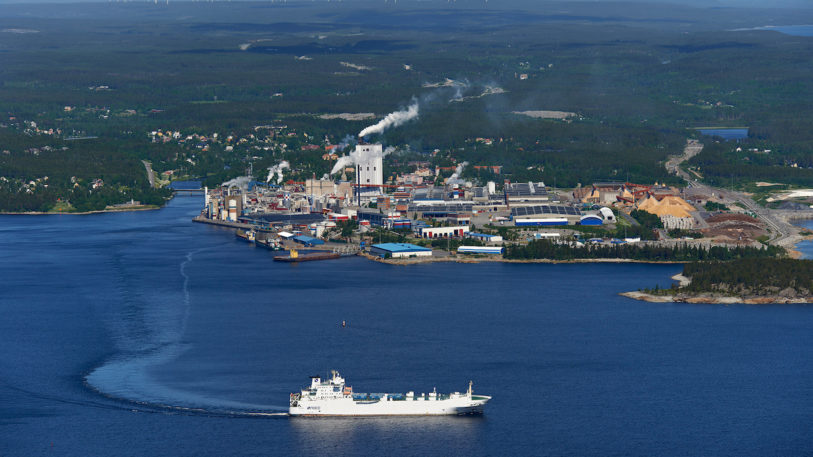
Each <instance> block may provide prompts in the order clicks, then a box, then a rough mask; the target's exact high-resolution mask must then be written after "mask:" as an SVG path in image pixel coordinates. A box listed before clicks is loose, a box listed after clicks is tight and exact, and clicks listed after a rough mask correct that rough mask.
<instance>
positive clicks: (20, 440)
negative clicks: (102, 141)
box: [0, 195, 813, 456]
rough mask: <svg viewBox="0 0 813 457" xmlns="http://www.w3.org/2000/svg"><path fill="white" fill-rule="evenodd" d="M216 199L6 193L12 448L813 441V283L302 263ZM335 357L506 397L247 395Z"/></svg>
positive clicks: (281, 391) (0, 416) (362, 368)
mask: <svg viewBox="0 0 813 457" xmlns="http://www.w3.org/2000/svg"><path fill="white" fill-rule="evenodd" d="M201 205H202V198H201V197H200V196H198V195H195V196H179V197H176V198H175V199H174V200H172V201H171V202H170V204H169V205H168V206H167V207H166V208H164V209H161V210H158V211H150V212H137V213H115V214H98V215H90V216H68V215H62V216H42V217H34V216H25V217H18V216H0V255H1V256H2V260H3V262H2V263H0V278H1V279H0V281H1V282H0V286H2V287H0V290H2V293H1V294H0V315H1V316H2V317H1V318H0V455H2V456H35V455H76V456H87V455H116V456H118V455H190V456H206V455H212V456H223V455H325V454H330V455H382V454H387V455H420V456H423V455H443V456H446V455H466V456H472V455H473V456H481V455H482V456H486V455H487V456H491V455H556V456H561V455H578V456H585V455H732V456H749V455H753V456H757V455H758V456H763V455H783V456H787V455H810V454H811V453H813V438H811V435H810V433H809V432H810V430H811V429H813V364H811V361H813V308H810V306H805V305H789V306H785V305H777V306H746V305H740V306H716V305H702V304H698V305H689V304H655V303H646V302H638V301H634V300H629V299H625V298H623V297H620V296H618V295H617V293H618V292H621V291H626V290H635V289H638V288H641V287H648V286H653V285H655V284H660V285H661V286H666V285H668V284H669V283H670V280H669V277H670V276H671V275H673V274H675V273H677V272H679V271H680V266H677V265H643V264H630V265H624V264H620V265H607V264H581V265H544V264H529V265H515V264H475V265H472V264H433V265H421V266H410V267H400V266H389V265H383V264H379V263H374V262H370V261H367V260H365V259H361V258H348V259H341V260H334V261H325V262H308V263H303V264H294V265H291V264H279V263H274V262H272V261H271V258H270V255H269V252H267V251H265V250H262V249H258V248H254V247H253V246H252V245H249V244H246V243H244V242H241V241H237V240H235V237H234V235H233V233H232V232H231V231H230V230H225V229H220V228H216V227H212V226H207V225H201V224H193V223H191V222H190V219H191V218H192V217H193V216H194V215H196V214H197V213H198V212H199V210H200V207H201ZM342 320H346V321H347V322H348V326H347V327H346V328H341V326H340V325H339V323H340V322H341V321H342ZM330 369H338V370H340V371H341V372H342V374H344V375H345V376H346V377H347V378H348V381H349V383H350V384H351V385H352V386H353V387H354V389H355V390H356V391H388V390H392V391H406V390H415V391H417V392H428V391H430V390H431V389H432V388H433V387H437V389H438V391H440V392H446V391H454V390H459V391H462V390H463V389H465V388H466V385H467V382H468V381H469V379H472V380H474V387H475V391H476V392H481V393H484V394H489V395H493V396H494V399H493V400H492V402H491V403H489V404H488V405H487V408H486V414H485V415H484V416H482V417H440V418H412V419H404V418H377V419H373V418H366V419H364V418H357V419H351V418H348V419H302V418H287V417H284V416H264V417H257V416H249V415H246V413H247V412H256V411H263V412H267V413H274V412H279V411H282V410H284V408H285V406H286V404H287V401H288V394H289V393H290V392H292V391H294V390H297V389H298V388H299V387H301V386H303V385H305V384H306V383H307V381H308V379H307V376H309V375H312V374H317V373H323V374H324V373H326V372H327V370H330Z"/></svg>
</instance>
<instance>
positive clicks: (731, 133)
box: [698, 128, 748, 140]
mask: <svg viewBox="0 0 813 457" xmlns="http://www.w3.org/2000/svg"><path fill="white" fill-rule="evenodd" d="M698 130H700V133H702V134H703V135H708V136H718V137H720V138H723V139H725V140H743V139H745V138H748V129H747V128H746V129H698Z"/></svg>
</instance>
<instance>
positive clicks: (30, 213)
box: [0, 205, 163, 216]
mask: <svg viewBox="0 0 813 457" xmlns="http://www.w3.org/2000/svg"><path fill="white" fill-rule="evenodd" d="M161 208H163V206H156V205H140V206H131V207H126V208H112V209H99V210H95V211H81V212H75V213H69V212H65V211H28V212H0V216H59V215H66V216H87V215H89V214H104V213H128V212H134V211H154V210H157V209H161Z"/></svg>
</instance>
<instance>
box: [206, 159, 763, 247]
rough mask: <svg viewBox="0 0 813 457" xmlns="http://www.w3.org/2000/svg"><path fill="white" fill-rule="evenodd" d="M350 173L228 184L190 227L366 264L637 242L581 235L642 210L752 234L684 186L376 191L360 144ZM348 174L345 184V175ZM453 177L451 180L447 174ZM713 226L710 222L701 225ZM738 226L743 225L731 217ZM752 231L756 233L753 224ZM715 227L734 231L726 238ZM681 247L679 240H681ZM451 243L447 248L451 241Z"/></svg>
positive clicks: (378, 174)
mask: <svg viewBox="0 0 813 457" xmlns="http://www.w3.org/2000/svg"><path fill="white" fill-rule="evenodd" d="M355 148H356V150H355V151H354V155H355V157H358V158H360V159H357V160H356V161H355V163H353V164H352V167H353V168H346V169H344V170H343V171H342V176H341V178H339V179H336V180H331V179H327V176H326V177H324V178H323V179H316V178H312V179H307V180H305V181H303V182H294V181H288V182H285V183H282V182H280V183H279V184H278V185H273V184H267V183H247V184H246V185H238V184H229V185H224V186H222V187H219V188H216V189H208V188H207V189H204V192H205V207H204V208H203V210H202V212H201V214H200V216H198V217H197V218H196V219H195V220H196V221H198V222H204V223H212V224H219V225H225V226H229V227H234V228H236V229H239V230H240V232H239V234H240V236H241V237H243V238H245V239H247V240H248V241H254V242H257V243H262V244H263V245H265V246H266V247H268V246H273V247H275V248H276V249H277V250H279V251H281V252H286V251H288V250H289V249H291V248H296V249H306V250H307V249H311V250H322V251H334V252H341V253H343V254H358V253H361V254H364V255H367V256H370V257H371V258H392V259H399V258H416V259H417V258H424V257H432V256H457V255H475V256H500V255H501V254H503V253H504V244H506V243H523V242H528V241H529V240H534V239H549V240H553V241H555V242H569V243H574V242H575V243H579V244H583V243H587V242H588V240H587V238H589V241H590V242H592V243H601V242H607V243H611V242H612V243H634V242H641V239H640V238H636V237H616V238H613V239H601V238H595V237H590V236H589V234H590V233H593V232H591V231H590V229H589V228H590V227H596V228H599V229H602V228H603V229H605V230H606V231H610V230H612V231H615V230H617V228H618V227H622V226H629V227H633V226H636V225H638V222H637V221H636V220H635V219H634V218H632V217H630V213H631V212H634V211H644V212H647V213H649V214H651V215H653V216H655V217H656V218H657V220H659V221H660V222H661V224H660V227H662V228H661V229H660V230H659V231H658V232H657V234H658V238H657V239H668V238H669V235H667V233H675V232H674V231H675V230H677V231H678V232H685V231H689V230H710V231H713V230H714V229H715V228H717V229H719V230H718V231H719V232H720V233H718V234H717V235H721V236H723V237H725V236H728V238H725V239H723V240H719V239H718V240H716V241H718V242H723V243H734V244H737V243H743V242H744V243H748V242H751V241H752V239H751V238H754V237H756V236H758V234H757V233H750V232H749V233H746V235H745V238H743V233H744V232H743V230H742V229H741V227H738V224H737V223H738V219H737V217H739V216H737V217H735V218H733V219H731V218H728V219H726V218H723V219H724V220H723V221H722V222H723V223H722V224H718V225H721V226H723V227H714V226H713V221H714V216H719V215H717V214H713V213H709V212H708V211H705V209H704V207H703V206H702V205H703V204H704V203H706V202H708V201H713V198H714V196H708V195H699V194H697V193H691V192H687V191H688V190H689V189H677V188H672V187H666V186H660V185H658V184H657V183H656V184H654V185H639V184H633V183H624V182H599V183H594V184H592V185H590V186H584V187H578V188H576V189H553V188H551V187H549V186H547V185H546V184H545V183H542V182H511V181H510V180H504V181H503V182H501V183H499V184H498V183H496V182H487V183H484V185H482V186H478V185H473V184H471V183H469V182H462V181H461V180H459V179H447V180H446V182H445V184H444V185H435V184H436V183H437V181H434V182H432V181H429V183H427V184H424V183H420V184H417V183H408V181H409V180H408V179H407V180H405V179H399V180H398V182H399V184H397V185H385V184H384V176H383V160H382V157H383V154H382V146H381V145H380V144H367V143H360V144H358V145H356V146H355ZM347 170H352V171H353V172H354V173H352V178H351V179H348V178H347ZM453 178H456V176H453ZM710 220H711V221H712V224H709V222H708V221H710ZM739 222H742V221H739ZM752 225H753V227H749V228H750V229H753V230H752V231H756V232H758V231H759V227H758V226H757V225H758V224H752ZM724 226H728V227H729V228H731V227H734V228H733V230H734V232H733V233H727V232H726V231H725V230H724ZM682 239H683V240H684V241H685V240H686V239H687V238H686V237H682ZM452 241H454V243H452Z"/></svg>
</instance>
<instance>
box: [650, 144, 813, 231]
mask: <svg viewBox="0 0 813 457" xmlns="http://www.w3.org/2000/svg"><path fill="white" fill-rule="evenodd" d="M702 150H703V144H702V143H700V142H699V141H697V140H688V141H687V143H686V148H685V149H684V150H683V154H682V155H679V156H675V157H672V158H670V159H669V160H668V161H667V162H666V169H667V170H668V171H669V172H670V173H672V174H675V175H677V176H680V177H681V178H683V179H684V180H685V181H686V182H687V183H688V184H687V186H688V187H691V188H694V189H697V190H699V191H701V192H702V193H705V194H707V195H711V194H712V193H716V194H717V195H719V196H720V197H721V198H723V199H728V200H732V201H735V202H738V203H740V204H741V205H742V206H743V207H745V208H747V209H748V210H750V211H752V212H753V213H754V214H756V215H757V218H759V219H761V220H762V221H764V222H765V224H766V225H767V226H768V227H770V229H771V235H772V236H771V241H773V242H774V243H775V244H778V245H784V246H787V245H790V244H794V243H795V242H796V241H798V240H796V239H795V236H794V235H796V234H797V230H796V228H795V227H794V226H792V225H791V224H789V223H787V222H785V221H784V220H781V219H779V218H777V217H775V216H774V215H773V214H772V213H771V210H770V209H768V208H765V207H763V206H760V205H758V204H757V203H756V202H755V201H754V200H752V199H751V197H749V196H748V195H745V194H743V193H742V192H734V191H727V190H725V189H720V188H717V187H711V186H707V185H705V184H701V183H699V182H697V181H695V180H693V179H692V178H691V177H690V176H689V174H688V173H686V172H685V171H683V170H682V169H681V168H680V164H681V163H683V162H684V161H686V160H689V159H691V158H692V157H694V156H695V155H697V154H698V153H700V151H702Z"/></svg>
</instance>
